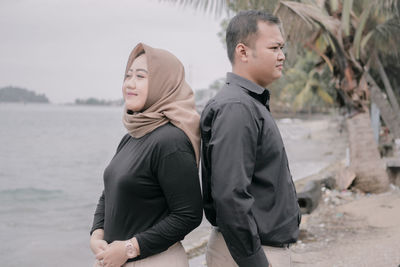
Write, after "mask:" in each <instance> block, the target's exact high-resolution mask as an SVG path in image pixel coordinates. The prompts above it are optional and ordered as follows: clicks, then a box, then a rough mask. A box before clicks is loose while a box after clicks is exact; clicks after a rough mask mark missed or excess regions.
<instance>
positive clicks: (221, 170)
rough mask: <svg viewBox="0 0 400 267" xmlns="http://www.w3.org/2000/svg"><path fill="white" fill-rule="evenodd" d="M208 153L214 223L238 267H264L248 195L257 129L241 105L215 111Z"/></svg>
mask: <svg viewBox="0 0 400 267" xmlns="http://www.w3.org/2000/svg"><path fill="white" fill-rule="evenodd" d="M211 131H212V132H211V137H210V141H209V149H211V150H210V151H208V152H207V153H208V154H209V155H210V165H211V192H212V193H211V194H212V198H213V199H214V203H215V209H216V222H217V225H218V227H219V230H220V231H221V233H222V235H223V237H224V239H225V241H226V243H227V246H228V249H229V251H230V253H231V255H232V257H233V259H234V260H235V261H236V263H237V264H238V265H239V266H240V267H245V266H253V267H265V266H268V260H267V257H266V255H265V253H264V251H263V249H262V247H261V242H260V238H259V234H258V229H257V224H256V222H255V219H254V216H253V213H252V206H253V203H254V198H253V196H252V195H251V194H250V192H249V186H250V184H251V181H252V177H253V172H254V164H255V161H256V152H257V141H258V132H259V130H258V126H257V123H256V121H255V119H254V116H252V114H251V110H250V109H249V108H248V107H246V106H245V105H244V104H242V103H241V102H239V101H238V102H232V103H226V104H224V105H222V106H220V107H219V108H218V110H217V111H216V113H215V115H214V118H213V124H212V130H211Z"/></svg>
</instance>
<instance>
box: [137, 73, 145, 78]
mask: <svg viewBox="0 0 400 267" xmlns="http://www.w3.org/2000/svg"><path fill="white" fill-rule="evenodd" d="M136 77H138V78H141V79H142V78H144V76H143V75H140V74H138V75H136Z"/></svg>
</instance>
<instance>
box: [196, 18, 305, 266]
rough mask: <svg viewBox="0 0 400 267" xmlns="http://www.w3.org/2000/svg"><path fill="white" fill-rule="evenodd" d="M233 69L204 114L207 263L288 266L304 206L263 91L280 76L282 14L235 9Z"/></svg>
mask: <svg viewBox="0 0 400 267" xmlns="http://www.w3.org/2000/svg"><path fill="white" fill-rule="evenodd" d="M226 43H227V48H228V56H229V59H230V61H231V63H232V73H228V74H227V79H226V84H225V86H224V87H223V88H222V89H221V91H220V92H218V94H217V95H216V96H215V97H214V98H212V99H211V100H210V101H209V102H208V103H207V105H206V107H205V109H204V110H203V113H202V117H201V121H200V123H201V133H202V139H203V147H202V152H203V154H202V180H203V181H202V182H203V201H204V209H205V214H206V217H207V219H208V220H209V221H210V223H211V224H212V225H213V226H215V227H214V229H213V231H212V234H211V236H210V240H209V243H208V248H207V253H206V259H207V264H208V266H209V267H216V266H219V267H221V266H237V265H238V266H240V267H267V266H271V265H272V266H273V267H279V266H290V264H291V259H290V251H289V248H288V247H289V244H290V243H294V242H296V240H297V237H298V233H299V228H298V226H299V223H300V209H299V206H298V204H297V196H296V190H295V187H294V184H293V181H292V176H291V174H290V170H289V166H288V160H287V157H286V152H285V148H284V145H283V142H282V138H281V136H280V133H279V129H278V127H277V126H276V124H275V121H274V120H273V118H272V117H271V114H270V111H269V91H268V90H267V89H266V88H265V87H266V86H268V85H269V84H270V83H271V82H273V81H274V80H276V79H278V78H279V77H280V76H281V75H282V67H283V62H284V60H285V56H284V53H283V51H282V49H283V46H284V40H283V37H282V35H281V31H280V22H279V19H278V18H276V17H275V16H272V15H270V14H267V13H264V12H261V11H245V12H240V13H239V14H237V15H236V16H235V17H234V18H233V19H232V20H231V22H230V23H229V26H228V29H227V33H226Z"/></svg>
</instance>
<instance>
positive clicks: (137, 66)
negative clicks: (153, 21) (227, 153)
mask: <svg viewBox="0 0 400 267" xmlns="http://www.w3.org/2000/svg"><path fill="white" fill-rule="evenodd" d="M122 90H123V96H124V99H125V108H124V114H123V123H124V125H125V127H126V129H127V131H128V134H126V135H125V136H124V137H123V138H122V140H121V142H120V144H119V146H118V148H117V152H116V154H115V156H114V157H113V159H112V160H111V162H110V164H109V165H108V167H107V168H106V170H105V171H104V191H103V193H102V195H101V197H100V200H99V203H98V205H97V209H96V212H95V215H94V220H93V227H92V230H91V241H90V246H91V249H92V251H93V253H94V254H95V255H96V259H97V261H96V264H97V265H98V266H105V267H108V266H113V267H117V266H122V265H124V264H125V263H126V262H128V263H126V264H125V265H124V266H126V267H134V266H142V267H145V266H152V267H157V266H175V267H179V266H182V267H183V266H188V260H187V257H186V254H185V251H184V249H183V247H182V245H181V243H180V242H179V241H180V240H182V239H183V238H184V237H185V235H186V234H188V233H189V232H190V231H192V230H193V229H194V228H196V227H197V226H198V225H199V224H200V222H201V219H202V200H201V192H200V183H199V179H198V170H197V164H198V161H199V150H200V147H199V146H200V133H199V115H198V114H197V112H196V110H195V105H194V97H193V91H192V90H191V88H190V87H189V86H188V84H187V83H186V82H185V80H184V68H183V66H182V63H181V62H180V61H179V60H178V59H177V58H176V57H175V56H174V55H172V54H171V53H169V52H167V51H165V50H161V49H155V48H152V47H150V46H147V45H145V44H141V43H140V44H138V45H137V46H136V47H135V48H134V50H133V51H132V52H131V54H130V56H129V59H128V64H127V67H126V71H125V79H124V83H123V86H122Z"/></svg>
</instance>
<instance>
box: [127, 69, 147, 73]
mask: <svg viewBox="0 0 400 267" xmlns="http://www.w3.org/2000/svg"><path fill="white" fill-rule="evenodd" d="M128 71H132V72H133V69H129V70H128ZM136 71H143V72H146V73H149V72H148V71H147V70H145V69H136Z"/></svg>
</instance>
